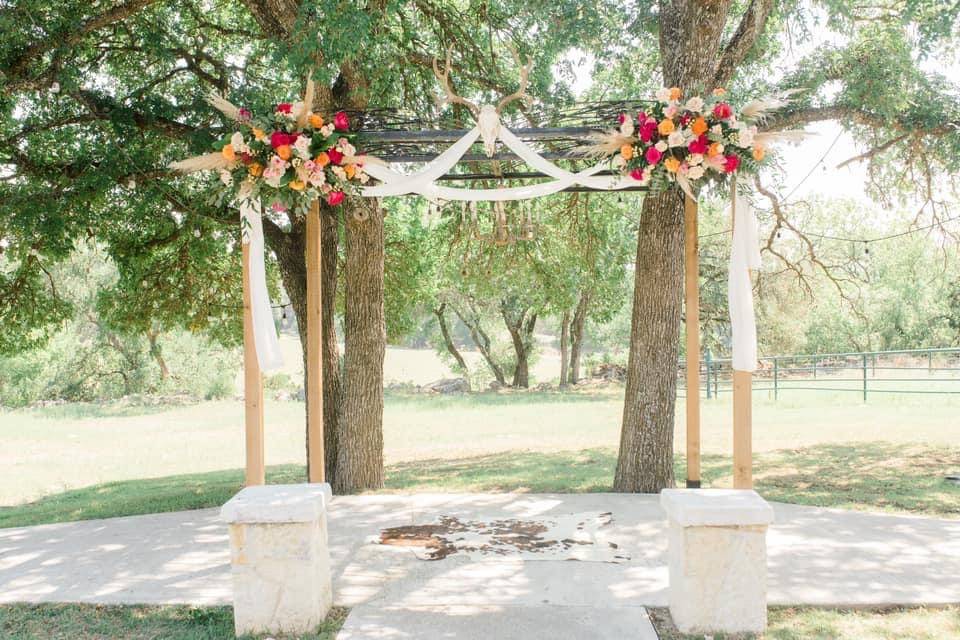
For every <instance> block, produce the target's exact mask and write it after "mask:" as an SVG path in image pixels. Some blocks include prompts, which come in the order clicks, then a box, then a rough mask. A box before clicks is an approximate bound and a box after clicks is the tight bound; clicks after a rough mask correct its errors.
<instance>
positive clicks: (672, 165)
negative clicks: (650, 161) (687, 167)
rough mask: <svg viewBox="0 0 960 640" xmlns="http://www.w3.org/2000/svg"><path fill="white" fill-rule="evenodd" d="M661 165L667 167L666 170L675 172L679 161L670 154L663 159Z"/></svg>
mask: <svg viewBox="0 0 960 640" xmlns="http://www.w3.org/2000/svg"><path fill="white" fill-rule="evenodd" d="M663 166H665V167H666V168H667V171H669V172H671V173H676V172H677V169H679V168H680V161H679V160H677V159H676V158H674V157H673V156H670V157H669V158H667V159H666V160H664V161H663Z"/></svg>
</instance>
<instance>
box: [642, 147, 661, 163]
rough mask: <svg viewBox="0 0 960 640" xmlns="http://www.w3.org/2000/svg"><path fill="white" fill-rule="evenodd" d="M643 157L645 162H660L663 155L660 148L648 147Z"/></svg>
mask: <svg viewBox="0 0 960 640" xmlns="http://www.w3.org/2000/svg"><path fill="white" fill-rule="evenodd" d="M643 157H644V158H646V160H647V163H649V164H657V163H658V162H660V158H662V157H663V154H662V153H660V150H659V149H657V148H656V147H648V148H647V152H646V153H645V154H644V156H643Z"/></svg>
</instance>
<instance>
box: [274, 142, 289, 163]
mask: <svg viewBox="0 0 960 640" xmlns="http://www.w3.org/2000/svg"><path fill="white" fill-rule="evenodd" d="M277 155H278V156H280V157H281V158H283V159H284V160H289V159H290V156H292V155H293V151H291V149H290V145H288V144H284V145H280V146H279V147H277Z"/></svg>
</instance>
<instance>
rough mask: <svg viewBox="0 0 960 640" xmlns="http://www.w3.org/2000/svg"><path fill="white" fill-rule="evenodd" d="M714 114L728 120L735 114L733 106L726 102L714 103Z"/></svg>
mask: <svg viewBox="0 0 960 640" xmlns="http://www.w3.org/2000/svg"><path fill="white" fill-rule="evenodd" d="M713 115H715V116H716V117H718V118H720V119H721V120H726V119H727V118H729V117H730V116H732V115H733V108H732V107H731V106H730V105H729V104H727V103H726V102H718V103H717V104H715V105H713Z"/></svg>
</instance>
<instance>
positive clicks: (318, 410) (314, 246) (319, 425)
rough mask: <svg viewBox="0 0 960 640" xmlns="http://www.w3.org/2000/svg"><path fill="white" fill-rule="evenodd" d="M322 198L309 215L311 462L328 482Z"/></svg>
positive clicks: (315, 478)
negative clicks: (324, 386) (325, 451)
mask: <svg viewBox="0 0 960 640" xmlns="http://www.w3.org/2000/svg"><path fill="white" fill-rule="evenodd" d="M320 226H321V225H320V201H319V200H314V201H313V204H311V205H310V212H309V213H308V214H307V250H306V253H307V255H306V260H307V390H306V396H307V407H308V408H309V411H308V417H307V463H308V467H309V469H310V475H309V477H308V478H307V479H308V480H309V481H310V482H324V481H325V479H326V472H325V469H324V451H323V314H322V308H321V300H322V297H321V295H320V294H321V286H322V285H321V278H320V263H321V259H322V252H323V246H322V244H321V240H320V235H321V234H320Z"/></svg>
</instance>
